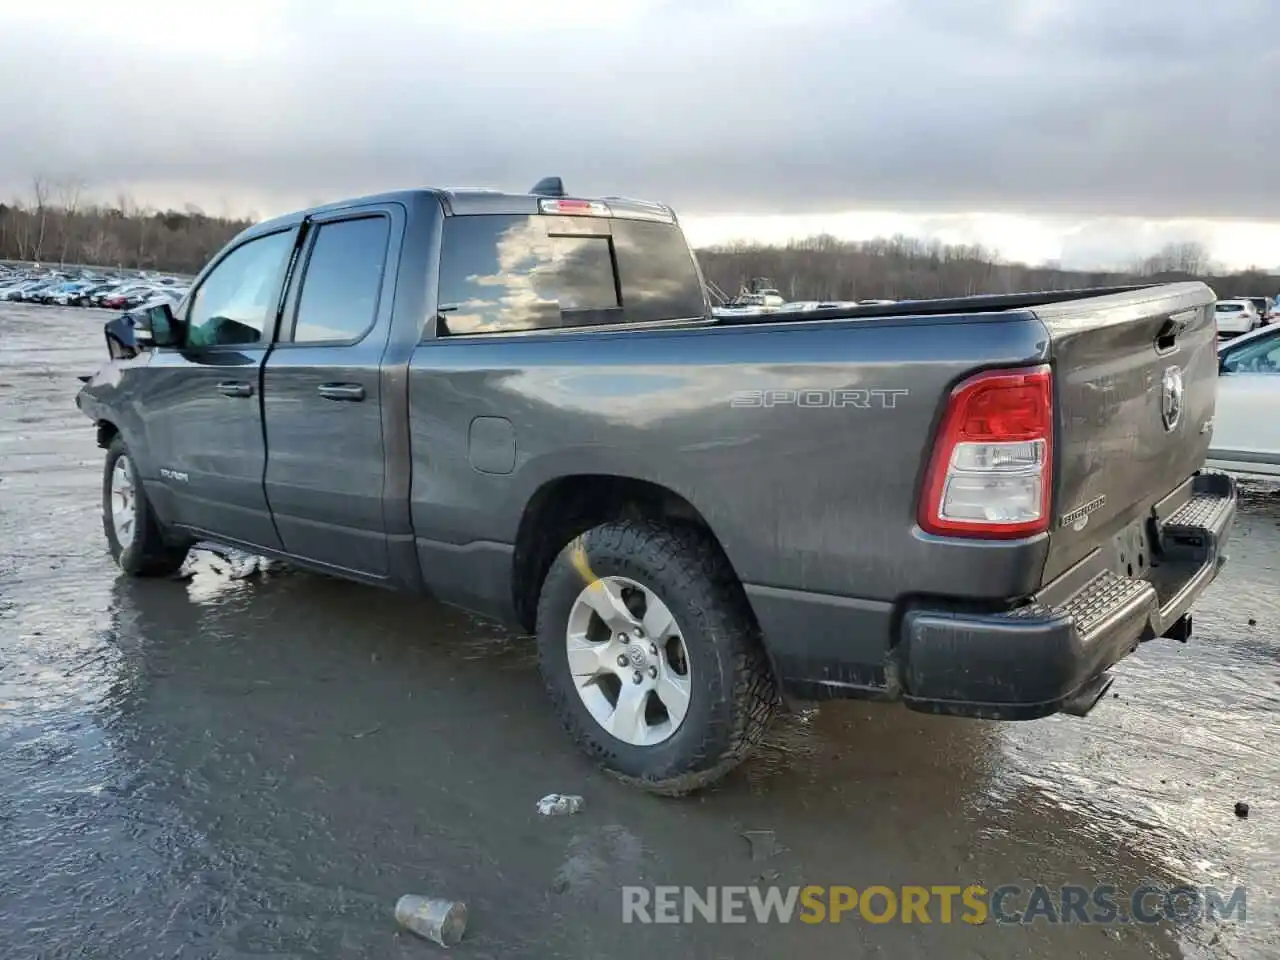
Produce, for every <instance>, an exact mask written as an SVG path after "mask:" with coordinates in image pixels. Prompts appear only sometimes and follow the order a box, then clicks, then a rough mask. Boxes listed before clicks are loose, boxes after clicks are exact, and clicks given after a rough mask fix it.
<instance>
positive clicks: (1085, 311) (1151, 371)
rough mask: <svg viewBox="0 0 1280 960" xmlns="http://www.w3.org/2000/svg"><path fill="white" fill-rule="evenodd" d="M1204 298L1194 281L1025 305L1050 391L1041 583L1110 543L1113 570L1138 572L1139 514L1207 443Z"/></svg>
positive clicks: (1212, 373) (1208, 330)
mask: <svg viewBox="0 0 1280 960" xmlns="http://www.w3.org/2000/svg"><path fill="white" fill-rule="evenodd" d="M1215 299H1216V298H1215V295H1214V293H1213V291H1212V290H1210V289H1209V287H1207V286H1205V285H1204V284H1202V283H1182V284H1170V285H1165V286H1161V287H1156V288H1147V289H1142V290H1135V291H1130V292H1126V293H1119V294H1112V295H1109V296H1104V297H1097V298H1092V299H1088V300H1074V301H1068V302H1065V303H1058V304H1050V305H1045V306H1040V307H1036V308H1035V314H1036V316H1037V317H1038V318H1039V319H1040V320H1041V321H1042V322H1043V323H1044V325H1045V327H1046V329H1047V330H1048V334H1049V338H1050V357H1051V361H1052V364H1053V370H1054V380H1055V383H1056V388H1055V389H1056V397H1057V404H1056V405H1057V423H1056V426H1055V431H1056V436H1055V439H1054V446H1055V448H1056V449H1055V453H1054V459H1055V471H1054V473H1055V477H1056V480H1055V484H1054V486H1055V490H1054V511H1053V524H1052V527H1051V530H1050V546H1049V554H1048V557H1047V560H1046V564H1045V570H1044V574H1043V580H1042V582H1044V583H1048V582H1050V581H1052V580H1054V579H1055V578H1056V577H1058V576H1059V575H1061V574H1062V573H1063V572H1064V571H1066V570H1067V569H1069V568H1070V567H1071V566H1072V565H1074V564H1076V563H1077V562H1079V561H1080V560H1081V559H1083V558H1084V557H1086V556H1087V555H1088V554H1090V553H1091V552H1092V551H1093V550H1095V549H1097V548H1099V547H1108V548H1110V547H1112V546H1113V545H1114V546H1115V547H1116V549H1117V557H1120V556H1123V559H1122V560H1121V561H1120V567H1121V569H1120V570H1118V571H1117V572H1119V573H1122V575H1123V574H1128V575H1129V576H1133V577H1142V576H1144V574H1145V573H1146V570H1145V569H1143V567H1145V565H1146V563H1147V562H1148V556H1149V554H1148V548H1147V545H1146V544H1145V543H1144V542H1143V538H1144V536H1145V534H1144V530H1145V529H1146V528H1145V526H1144V523H1143V521H1145V519H1146V518H1148V517H1150V516H1151V512H1152V508H1153V507H1154V506H1155V504H1156V503H1157V502H1159V501H1161V500H1164V499H1165V498H1166V496H1167V495H1168V494H1169V493H1170V492H1171V491H1174V490H1175V488H1178V487H1179V486H1180V485H1181V484H1182V483H1183V482H1184V481H1185V480H1186V479H1187V478H1188V477H1189V476H1190V475H1191V474H1193V473H1194V472H1195V471H1196V470H1198V469H1200V467H1201V466H1202V465H1203V463H1204V459H1205V455H1206V453H1207V451H1208V448H1209V440H1210V436H1211V430H1212V424H1213V411H1214V398H1215V394H1216V382H1217V376H1218V362H1217V350H1216V345H1217V332H1216V330H1215V325H1214V319H1213V304H1214V302H1215ZM1126 544H1127V545H1128V549H1126ZM1130 565H1132V566H1133V570H1132V572H1130V571H1129V570H1128V569H1126V567H1128V566H1130Z"/></svg>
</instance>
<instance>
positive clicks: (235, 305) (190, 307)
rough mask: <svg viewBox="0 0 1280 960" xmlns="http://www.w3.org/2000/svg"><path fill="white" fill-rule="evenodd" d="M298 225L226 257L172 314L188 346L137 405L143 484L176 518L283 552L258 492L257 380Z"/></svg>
mask: <svg viewBox="0 0 1280 960" xmlns="http://www.w3.org/2000/svg"><path fill="white" fill-rule="evenodd" d="M297 237H298V231H297V228H296V227H292V228H288V229H284V230H280V231H278V232H275V233H269V234H265V235H262V236H258V237H254V238H252V239H250V240H247V241H246V242H244V243H242V244H239V245H238V246H235V247H232V248H229V249H228V250H226V251H225V252H224V253H223V254H222V256H221V257H219V259H218V260H217V261H216V262H215V263H214V264H212V265H211V267H210V269H209V270H207V271H205V273H204V275H203V276H202V277H201V278H200V279H199V280H198V281H197V284H196V286H195V288H194V289H193V290H192V292H191V295H190V296H189V297H188V298H187V301H186V302H185V303H184V304H183V305H182V306H180V307H179V311H178V314H179V318H180V319H182V320H183V321H185V322H184V326H185V331H186V332H185V336H186V343H185V344H184V345H183V346H182V347H181V348H178V349H158V350H156V351H155V354H154V356H153V357H152V358H151V361H150V363H149V364H148V365H147V367H146V382H147V389H146V390H143V391H139V394H138V401H137V402H138V405H139V407H140V408H141V409H140V412H141V419H142V421H143V423H144V424H145V429H146V438H147V439H146V447H147V450H148V453H149V455H150V461H151V462H150V464H149V468H148V469H149V472H151V473H153V474H154V475H153V476H148V477H147V478H146V479H147V481H148V482H149V483H156V484H158V485H159V487H160V491H159V493H160V496H161V497H164V496H165V495H166V494H167V498H168V502H169V504H170V505H171V511H170V512H171V513H172V517H173V520H174V521H175V522H177V523H180V524H182V525H183V526H186V527H189V528H191V529H193V530H196V531H199V532H204V533H208V534H213V535H215V536H217V537H221V538H225V539H230V540H235V541H239V542H242V543H245V544H249V545H254V546H261V547H268V548H274V549H277V550H278V549H280V540H279V538H278V537H277V536H276V530H275V527H274V526H273V524H272V522H271V513H270V511H269V510H268V508H267V499H266V496H265V494H264V493H263V489H262V474H263V470H264V468H265V466H266V447H265V445H264V444H263V438H262V411H261V407H260V406H259V400H260V396H259V377H260V374H261V371H262V361H263V358H264V357H265V356H266V352H267V348H268V346H269V345H270V343H271V337H272V334H273V332H274V328H275V324H276V318H277V316H278V315H279V311H280V300H281V288H282V286H283V285H284V282H285V276H286V273H287V271H288V267H289V263H290V260H291V258H292V255H293V251H294V246H295V243H296V241H297Z"/></svg>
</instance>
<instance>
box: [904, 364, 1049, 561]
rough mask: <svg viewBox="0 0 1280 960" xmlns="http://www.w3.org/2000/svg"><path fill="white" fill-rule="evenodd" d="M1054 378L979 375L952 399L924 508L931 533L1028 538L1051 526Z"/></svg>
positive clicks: (1043, 369) (923, 523) (1041, 371)
mask: <svg viewBox="0 0 1280 960" xmlns="http://www.w3.org/2000/svg"><path fill="white" fill-rule="evenodd" d="M1052 481H1053V375H1052V373H1051V371H1050V369H1049V367H1048V366H1040V367H1034V368H1032V369H1029V370H1014V371H1008V370H993V371H991V372H989V373H980V374H978V375H977V376H974V377H971V378H969V379H968V380H966V381H964V382H963V383H961V384H960V385H959V386H958V387H956V388H955V389H954V390H953V391H952V392H951V397H950V399H949V400H948V403H947V409H946V412H945V413H944V414H943V417H942V425H941V427H940V428H939V430H938V436H937V441H936V444H935V446H934V451H933V457H932V459H931V460H930V462H929V471H928V473H927V474H926V475H925V483H924V492H923V495H922V497H921V501H920V512H919V523H920V527H921V529H923V530H924V531H926V532H927V533H935V534H943V535H951V536H969V537H984V538H1010V537H1027V536H1031V535H1033V534H1037V533H1042V532H1043V531H1045V530H1047V529H1048V527H1049V505H1050V497H1051V494H1052V486H1053V484H1052Z"/></svg>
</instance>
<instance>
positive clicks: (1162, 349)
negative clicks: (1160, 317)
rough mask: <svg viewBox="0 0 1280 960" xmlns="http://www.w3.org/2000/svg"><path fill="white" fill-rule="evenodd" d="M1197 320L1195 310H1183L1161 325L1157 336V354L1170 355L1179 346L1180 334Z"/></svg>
mask: <svg viewBox="0 0 1280 960" xmlns="http://www.w3.org/2000/svg"><path fill="white" fill-rule="evenodd" d="M1195 318H1196V311H1194V310H1183V311H1182V312H1181V313H1175V314H1173V315H1172V316H1170V317H1169V319H1168V320H1166V321H1165V322H1164V323H1163V324H1162V325H1161V327H1160V332H1159V333H1157V334H1156V353H1168V352H1169V351H1170V350H1172V349H1173V348H1174V347H1175V346H1177V344H1178V334H1180V333H1182V331H1183V330H1185V329H1187V327H1188V326H1190V324H1191V321H1192V320H1194V319H1195Z"/></svg>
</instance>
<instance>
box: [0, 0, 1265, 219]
mask: <svg viewBox="0 0 1280 960" xmlns="http://www.w3.org/2000/svg"><path fill="white" fill-rule="evenodd" d="M619 3H621V0H619ZM260 6H262V7H263V8H266V9H269V14H262V15H260V16H259V17H257V18H255V22H256V23H257V26H256V27H254V26H253V25H251V24H246V25H245V27H244V32H243V35H238V34H237V33H236V29H235V27H236V24H235V22H234V21H233V22H230V23H228V24H219V27H220V30H219V31H217V32H216V35H214V36H208V35H206V34H205V32H203V31H201V29H200V24H201V22H202V20H204V19H205V18H207V17H209V16H210V13H209V9H210V8H209V7H206V9H205V10H204V11H202V12H201V13H200V14H198V15H194V16H191V17H190V23H191V26H190V28H189V30H190V32H189V33H187V34H184V35H178V36H175V37H173V38H171V39H170V40H168V41H167V42H165V43H163V44H158V45H157V44H144V43H141V42H131V41H129V40H128V39H127V38H126V39H125V40H123V41H119V40H113V42H111V43H109V44H107V43H104V42H103V40H102V37H101V36H100V35H99V34H97V33H95V32H94V24H96V23H98V22H101V20H102V18H101V17H99V18H96V19H93V18H90V19H88V20H84V21H80V20H77V19H75V18H70V19H68V18H62V17H49V18H48V19H47V20H33V19H31V15H30V14H26V16H25V18H24V19H23V21H22V24H21V28H20V29H11V28H8V25H7V24H6V18H7V17H9V16H10V14H8V13H3V12H0V116H4V117H6V118H7V122H8V123H9V128H8V130H7V131H6V134H5V138H4V139H5V146H4V149H3V150H0V189H3V190H4V191H6V192H10V191H13V190H17V189H21V188H22V187H23V185H24V184H25V183H26V182H27V180H28V179H29V177H30V175H31V174H32V173H36V172H44V173H47V174H50V175H53V176H65V175H68V174H75V175H77V176H79V177H82V178H84V179H86V180H88V181H90V182H91V183H92V184H94V185H110V187H111V188H113V189H114V188H116V187H121V188H129V189H132V190H135V191H138V192H145V191H147V190H148V189H154V188H155V187H156V185H164V187H165V189H166V190H167V191H168V192H169V193H170V194H173V193H175V192H182V191H188V192H189V193H190V194H191V195H192V196H193V197H196V198H198V199H204V200H206V201H207V198H210V197H220V198H225V199H227V200H228V202H236V201H237V198H244V197H252V198H259V199H260V198H278V199H280V201H281V202H285V203H287V204H294V203H296V204H303V203H309V202H312V201H313V200H317V199H322V198H323V199H329V198H333V197H337V196H344V195H348V194H352V193H358V192H364V191H372V190H378V189H383V188H390V187H399V186H407V185H414V184H467V185H474V184H492V185H498V186H505V187H522V186H527V185H528V184H531V183H532V182H533V181H534V180H535V179H537V178H538V177H540V176H543V175H545V174H548V173H557V174H560V175H562V176H564V177H565V178H566V182H567V183H568V184H569V185H570V188H571V189H575V190H578V191H581V192H584V193H587V192H591V193H597V192H599V193H608V192H626V193H631V194H635V195H641V196H650V197H654V198H657V199H662V200H666V201H669V202H672V203H674V204H676V205H678V206H679V207H680V208H681V209H682V210H683V211H685V212H687V213H693V212H698V213H721V212H733V213H762V212H794V213H805V212H815V211H822V210H833V209H852V208H859V207H863V208H869V207H876V208H894V209H899V210H904V211H912V210H920V211H925V210H927V211H938V212H942V211H947V210H979V209H981V210H988V211H1008V212H1018V213H1027V214H1032V215H1046V216H1050V215H1055V214H1064V213H1068V212H1069V213H1071V214H1072V215H1076V216H1096V215H1112V214H1114V215H1125V216H1136V217H1170V216H1182V217H1238V218H1280V190H1277V189H1276V181H1277V177H1276V174H1275V170H1276V168H1277V165H1278V164H1277V160H1278V159H1280V100H1278V99H1277V97H1276V91H1277V89H1280V3H1275V2H1274V0H1215V2H1214V3H1212V4H1205V3H1203V2H1202V0H1165V2H1163V3H1160V4H1154V3H1152V4H1146V5H1140V4H1136V3H1128V4H1124V3H1115V2H1112V0H900V2H889V0H883V2H871V3H859V4H851V3H848V2H847V0H825V2H811V3H807V4H806V3H802V2H799V0H795V2H793V4H792V5H791V6H790V7H786V9H785V11H783V12H778V11H770V9H769V5H766V4H763V3H758V2H757V3H749V2H734V0H713V2H692V0H685V2H679V3H676V2H662V3H649V4H647V5H640V6H638V7H637V8H636V9H637V11H638V12H636V13H635V14H634V15H631V16H622V17H619V18H617V19H614V20H612V21H610V20H608V19H607V18H606V19H605V20H604V21H601V20H600V19H599V18H595V19H594V20H592V18H587V22H586V23H585V24H584V23H583V18H582V17H581V16H577V15H574V13H573V11H569V12H566V13H564V14H562V15H561V16H559V17H557V15H556V12H555V11H556V9H558V7H557V5H556V4H555V3H552V4H550V5H549V6H546V5H544V7H543V8H542V9H544V10H545V12H546V20H545V21H544V22H543V23H542V24H541V25H539V24H538V22H537V21H536V20H535V19H532V18H531V17H530V14H529V9H530V8H527V7H525V6H523V5H519V4H514V3H513V4H512V5H511V11H512V13H511V17H512V18H515V14H516V12H519V13H520V17H519V19H521V20H523V21H525V22H524V23H523V24H520V25H514V24H512V23H510V22H508V20H507V19H506V18H505V17H504V15H503V14H502V12H501V11H499V10H497V8H496V7H495V6H494V5H493V4H492V3H486V4H481V5H480V7H479V8H477V9H476V11H475V13H476V15H475V19H474V20H473V21H472V22H467V20H466V19H464V14H458V13H454V14H451V15H450V17H449V18H448V19H447V20H446V19H445V18H443V17H439V16H424V15H421V14H420V13H416V12H414V11H419V10H421V9H422V7H421V5H418V4H411V3H407V2H401V0H393V2H386V3H381V4H374V3H371V2H368V0H366V2H365V3H364V4H361V5H344V8H343V9H342V10H327V9H325V8H324V7H323V6H321V5H320V4H319V3H316V4H314V5H312V4H305V3H298V2H297V0H287V2H284V0H277V2H274V3H272V2H271V0H262V3H261V4H260ZM622 6H625V5H622ZM364 7H370V8H373V9H372V10H365V9H363V8H364ZM170 9H172V10H180V9H182V8H181V7H172V8H170ZM214 9H216V5H214ZM462 9H463V10H466V9H467V8H466V7H465V6H464V7H463V8H462ZM582 9H583V10H596V9H600V8H597V7H593V6H584V7H583V8H582ZM611 9H613V8H611ZM616 9H621V6H620V7H618V8H616ZM174 15H175V16H178V14H174ZM113 16H117V17H118V16H121V15H113ZM227 16H228V17H232V18H233V17H234V14H232V13H228V14H227ZM175 26H178V25H177V24H175ZM255 30H256V31H257V32H256V33H255ZM238 36H239V39H237V37H238ZM15 115H21V116H22V118H23V119H22V122H21V124H20V125H17V124H14V123H13V120H12V118H13V117H14V116H15Z"/></svg>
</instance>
